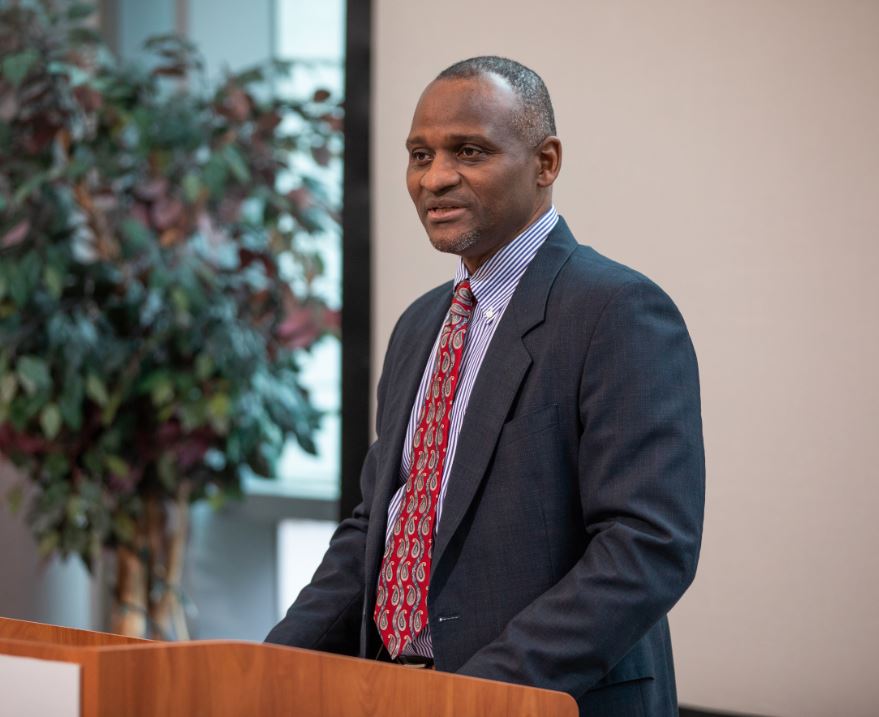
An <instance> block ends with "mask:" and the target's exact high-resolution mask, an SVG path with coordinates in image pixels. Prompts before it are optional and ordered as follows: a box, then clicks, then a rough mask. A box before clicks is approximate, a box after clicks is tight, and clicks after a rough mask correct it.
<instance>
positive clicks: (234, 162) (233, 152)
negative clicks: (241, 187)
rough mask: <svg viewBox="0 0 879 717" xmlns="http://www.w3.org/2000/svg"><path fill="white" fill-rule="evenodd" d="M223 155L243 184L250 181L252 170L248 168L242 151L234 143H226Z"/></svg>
mask: <svg viewBox="0 0 879 717" xmlns="http://www.w3.org/2000/svg"><path fill="white" fill-rule="evenodd" d="M223 157H224V158H225V160H226V164H227V165H228V167H229V169H230V170H231V171H232V174H233V175H234V177H235V179H237V180H238V181H239V182H241V183H242V184H246V183H247V182H249V181H250V170H249V169H248V168H247V163H246V162H245V161H244V157H242V156H241V152H239V151H238V149H237V148H236V147H235V146H234V145H231V144H229V145H226V147H225V148H224V149H223Z"/></svg>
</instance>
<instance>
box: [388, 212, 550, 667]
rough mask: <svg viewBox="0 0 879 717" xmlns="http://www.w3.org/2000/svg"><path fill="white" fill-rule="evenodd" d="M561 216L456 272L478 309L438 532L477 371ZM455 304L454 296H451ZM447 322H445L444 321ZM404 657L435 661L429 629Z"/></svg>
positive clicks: (395, 511)
mask: <svg viewBox="0 0 879 717" xmlns="http://www.w3.org/2000/svg"><path fill="white" fill-rule="evenodd" d="M558 217H559V215H558V212H557V211H556V209H555V207H550V208H549V210H547V211H546V212H545V213H544V214H543V215H541V216H540V218H539V219H537V221H535V222H533V223H532V224H531V225H529V226H528V227H527V228H526V229H525V230H524V231H523V232H522V233H521V234H519V236H517V237H516V238H515V239H513V241H511V242H510V243H509V244H507V245H506V246H505V247H503V248H502V249H501V250H500V251H499V252H498V253H497V254H495V255H494V256H493V257H492V258H491V259H489V260H488V261H487V262H485V264H483V265H482V266H481V267H479V269H477V270H476V272H475V273H474V274H473V276H470V273H469V272H468V271H467V267H466V266H465V265H464V261H463V260H461V261H460V262H459V263H458V269H457V271H456V272H455V284H454V286H457V285H458V284H459V283H460V282H461V281H463V280H464V279H467V278H469V279H470V288H471V291H472V292H473V295H474V296H475V297H476V308H475V310H474V313H473V316H472V318H471V319H470V326H469V327H468V328H467V337H466V340H465V342H464V352H463V356H462V359H461V369H460V373H459V375H458V381H459V383H458V388H457V389H456V390H455V398H454V401H453V402H452V417H451V421H450V424H449V436H448V441H447V443H446V446H447V449H446V450H447V452H446V458H445V462H444V464H443V474H442V476H441V478H440V493H439V500H438V501H437V506H436V522H435V523H434V526H435V527H434V531H435V532H436V531H439V530H440V529H441V528H440V521H441V518H442V510H443V501H444V500H445V497H446V490H447V489H448V480H447V479H448V476H449V473H450V471H451V468H452V466H453V465H454V462H455V450H456V448H457V445H458V434H459V433H460V431H461V424H462V423H463V420H464V414H465V413H466V411H467V403H468V401H469V400H470V393H471V392H472V391H473V385H474V384H475V383H476V377H477V376H478V374H479V368H480V367H481V366H482V360H483V359H484V358H485V354H486V351H487V350H488V345H489V344H490V343H491V339H492V336H494V332H495V330H496V329H497V326H498V324H499V323H500V321H501V318H502V317H503V314H504V311H505V309H506V308H507V305H508V304H509V302H510V298H511V297H512V296H513V292H514V291H515V290H516V287H517V286H518V284H519V280H520V279H521V278H522V275H523V274H524V273H525V270H526V269H527V268H528V264H529V263H531V260H532V259H533V258H534V255H535V254H537V250H538V249H540V247H541V245H542V244H543V242H544V241H545V240H546V237H547V235H548V234H549V232H550V231H552V228H553V227H554V226H555V225H556V222H557V221H558ZM449 301H450V303H451V297H450V300H449ZM443 323H445V322H443ZM439 338H440V334H439V333H437V337H436V341H435V342H434V346H433V350H432V351H431V354H430V355H431V359H430V361H428V363H427V366H425V367H424V375H423V376H422V377H421V384H420V385H419V387H418V393H417V395H416V397H415V403H414V404H413V405H412V413H411V415H410V416H409V425H408V427H407V429H406V439H405V440H404V442H403V456H402V460H401V463H400V487H399V488H398V489H397V492H396V493H395V494H394V497H393V498H392V499H391V503H390V505H389V506H388V524H387V527H386V532H385V541H386V544H387V540H390V539H392V537H393V533H392V527H393V525H394V522H395V521H396V520H397V517H398V516H399V514H400V510H401V508H402V503H403V494H404V493H405V492H406V479H407V478H408V477H409V469H410V467H411V466H412V454H413V451H412V440H413V437H414V436H415V429H416V427H417V426H418V413H419V410H420V408H421V405H422V404H423V403H424V399H425V393H426V391H427V386H428V384H429V383H430V378H431V376H432V375H433V371H434V360H435V358H436V354H437V350H438V347H439ZM403 654H404V655H419V656H422V657H433V644H432V642H431V638H430V627H429V626H425V628H424V630H422V631H421V633H419V634H418V636H417V637H416V638H415V639H414V640H413V641H412V642H411V643H409V645H407V646H406V648H405V649H404V650H403Z"/></svg>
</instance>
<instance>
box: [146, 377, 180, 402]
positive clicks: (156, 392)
mask: <svg viewBox="0 0 879 717" xmlns="http://www.w3.org/2000/svg"><path fill="white" fill-rule="evenodd" d="M153 376H154V377H155V378H153V377H151V378H152V380H151V381H150V387H149V392H150V400H152V402H153V405H154V406H156V407H158V406H164V405H165V404H166V403H170V402H171V401H172V400H173V399H174V383H173V382H172V381H171V376H170V374H169V373H168V372H166V371H161V372H156V373H155V374H153Z"/></svg>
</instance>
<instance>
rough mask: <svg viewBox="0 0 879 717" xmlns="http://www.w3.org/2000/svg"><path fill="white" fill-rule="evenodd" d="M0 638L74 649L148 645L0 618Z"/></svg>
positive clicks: (133, 638)
mask: <svg viewBox="0 0 879 717" xmlns="http://www.w3.org/2000/svg"><path fill="white" fill-rule="evenodd" d="M0 638H3V639H9V640H29V641H31V642H48V643H52V644H55V645H74V646H76V647H103V646H107V645H134V644H139V643H148V642H149V640H141V639H138V638H136V637H125V636H124V635H113V634H111V633H109V632H94V631H92V630H77V629H75V628H72V627H60V626H59V625H44V624H43V623H41V622H29V621H27V620H13V619H11V618H7V617H0Z"/></svg>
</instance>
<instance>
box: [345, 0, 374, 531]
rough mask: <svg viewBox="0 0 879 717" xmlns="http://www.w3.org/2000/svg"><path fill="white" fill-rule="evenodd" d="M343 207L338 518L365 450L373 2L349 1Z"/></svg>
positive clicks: (350, 501) (350, 502)
mask: <svg viewBox="0 0 879 717" xmlns="http://www.w3.org/2000/svg"><path fill="white" fill-rule="evenodd" d="M347 5H348V7H347V25H346V30H347V32H346V35H347V38H346V46H345V160H344V164H345V177H344V182H343V197H344V199H343V206H342V255H343V259H342V265H343V268H342V476H341V494H340V499H339V515H340V516H341V517H342V518H344V517H346V516H349V515H351V511H352V510H353V509H354V506H356V505H357V504H358V503H359V502H360V484H359V478H360V467H361V465H362V463H363V458H364V456H365V455H366V451H367V449H368V448H369V410H370V408H369V403H370V401H369V398H370V388H369V387H370V385H371V384H370V364H371V361H370V356H371V348H372V344H371V341H370V327H371V311H370V305H371V296H372V291H371V282H372V278H371V261H370V258H371V251H370V230H371V212H370V195H371V192H370V176H369V155H370V151H369V135H370V131H369V130H370V99H371V88H372V81H371V66H372V62H371V59H372V52H371V50H372V0H348V3H347Z"/></svg>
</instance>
